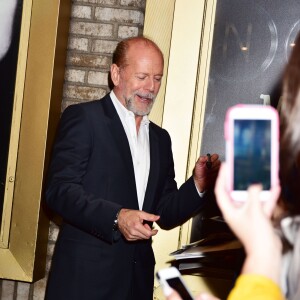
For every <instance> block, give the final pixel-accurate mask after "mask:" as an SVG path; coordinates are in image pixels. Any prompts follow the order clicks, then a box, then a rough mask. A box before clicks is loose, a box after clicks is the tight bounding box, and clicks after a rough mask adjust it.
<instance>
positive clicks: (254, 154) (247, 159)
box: [233, 120, 271, 191]
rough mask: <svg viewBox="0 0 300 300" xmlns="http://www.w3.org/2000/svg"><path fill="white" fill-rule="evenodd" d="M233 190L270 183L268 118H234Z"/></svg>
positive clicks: (269, 125)
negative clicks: (254, 184) (255, 184)
mask: <svg viewBox="0 0 300 300" xmlns="http://www.w3.org/2000/svg"><path fill="white" fill-rule="evenodd" d="M233 172H234V180H233V184H234V190H237V191H243V190H247V188H248V187H249V185H251V184H253V183H261V184H262V185H263V190H269V189H270V187H271V121H270V120H234V171H233Z"/></svg>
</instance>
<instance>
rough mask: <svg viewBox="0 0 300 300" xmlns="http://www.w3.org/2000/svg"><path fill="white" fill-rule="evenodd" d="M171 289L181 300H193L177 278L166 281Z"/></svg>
mask: <svg viewBox="0 0 300 300" xmlns="http://www.w3.org/2000/svg"><path fill="white" fill-rule="evenodd" d="M166 281H167V282H168V284H169V286H170V287H171V288H173V289H174V290H176V291H177V293H178V294H179V295H180V297H181V298H182V300H193V298H192V297H191V295H190V293H189V292H188V291H187V289H186V287H185V286H184V284H183V282H182V281H181V279H180V278H179V277H174V278H168V279H167V280H166Z"/></svg>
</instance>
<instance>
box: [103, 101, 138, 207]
mask: <svg viewBox="0 0 300 300" xmlns="http://www.w3.org/2000/svg"><path fill="white" fill-rule="evenodd" d="M101 101H103V108H104V112H105V114H106V116H107V118H106V123H107V128H108V130H109V131H110V132H111V135H112V138H113V140H114V142H115V144H116V147H115V149H116V150H117V151H118V152H119V154H120V156H121V160H122V161H123V162H124V165H125V169H126V170H127V171H128V176H126V177H127V180H128V183H129V186H130V187H131V191H132V198H131V199H132V200H133V201H134V202H135V203H134V206H136V209H138V200H137V192H136V183H135V176H134V169H133V162H132V156H131V152H130V146H129V142H128V139H127V136H126V133H125V130H124V128H123V125H122V122H121V120H120V118H119V115H118V113H117V111H116V109H115V107H114V105H113V103H112V101H111V99H110V97H109V96H107V97H105V98H103V99H102V100H101ZM133 195H134V196H133ZM132 200H131V201H132ZM129 201H130V200H129Z"/></svg>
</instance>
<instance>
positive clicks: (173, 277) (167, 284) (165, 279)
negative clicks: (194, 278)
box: [156, 267, 194, 300]
mask: <svg viewBox="0 0 300 300" xmlns="http://www.w3.org/2000/svg"><path fill="white" fill-rule="evenodd" d="M156 277H157V279H158V281H159V283H160V284H161V286H162V290H163V292H164V294H165V296H169V291H170V290H171V288H172V289H174V290H176V291H177V293H178V294H179V295H180V297H181V298H182V300H193V299H194V298H193V296H192V294H191V293H190V291H189V290H188V288H187V286H186V285H185V283H184V281H183V279H182V277H181V274H180V272H179V271H178V269H177V268H175V267H170V268H166V269H162V270H159V271H158V272H157V273H156Z"/></svg>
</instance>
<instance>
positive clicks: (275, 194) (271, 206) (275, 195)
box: [263, 184, 281, 218]
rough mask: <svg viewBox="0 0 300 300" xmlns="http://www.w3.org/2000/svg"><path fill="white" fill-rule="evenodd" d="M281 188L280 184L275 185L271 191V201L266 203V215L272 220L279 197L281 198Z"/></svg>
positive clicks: (264, 208)
mask: <svg viewBox="0 0 300 300" xmlns="http://www.w3.org/2000/svg"><path fill="white" fill-rule="evenodd" d="M280 191H281V187H280V185H279V184H277V185H275V186H274V187H272V188H271V190H270V199H269V200H267V201H265V203H264V207H263V210H264V212H265V214H266V215H267V216H268V217H269V218H271V216H272V215H273V212H274V210H275V208H276V205H277V202H278V199H279V196H280Z"/></svg>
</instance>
